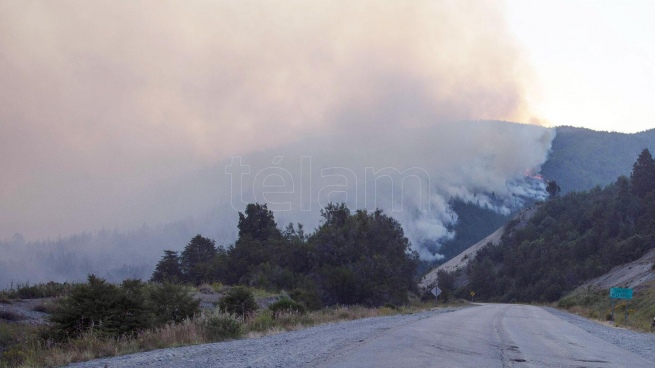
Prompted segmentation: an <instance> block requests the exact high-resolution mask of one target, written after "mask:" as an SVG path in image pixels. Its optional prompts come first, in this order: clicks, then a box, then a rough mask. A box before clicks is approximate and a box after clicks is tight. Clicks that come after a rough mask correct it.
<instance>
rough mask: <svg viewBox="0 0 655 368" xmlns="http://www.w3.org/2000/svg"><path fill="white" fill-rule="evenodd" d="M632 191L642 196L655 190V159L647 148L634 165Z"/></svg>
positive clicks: (631, 177)
mask: <svg viewBox="0 0 655 368" xmlns="http://www.w3.org/2000/svg"><path fill="white" fill-rule="evenodd" d="M630 179H631V180H632V193H633V194H634V195H636V196H638V197H640V198H643V197H645V196H646V195H647V194H648V193H650V192H652V191H653V190H655V161H654V160H653V156H651V154H650V152H649V151H648V149H647V148H644V150H643V151H641V153H640V154H639V158H637V162H635V163H634V165H633V166H632V175H631V176H630Z"/></svg>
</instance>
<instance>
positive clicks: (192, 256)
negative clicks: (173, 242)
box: [180, 235, 216, 285]
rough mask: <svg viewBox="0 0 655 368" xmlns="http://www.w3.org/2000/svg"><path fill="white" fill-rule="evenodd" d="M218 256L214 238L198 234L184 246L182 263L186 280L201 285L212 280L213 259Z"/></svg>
mask: <svg viewBox="0 0 655 368" xmlns="http://www.w3.org/2000/svg"><path fill="white" fill-rule="evenodd" d="M215 256H216V246H215V243H214V241H213V240H211V239H208V238H204V237H202V236H200V235H196V236H195V237H194V238H193V239H191V241H190V242H189V244H187V246H186V247H185V248H184V251H183V252H182V257H180V265H181V268H182V273H183V275H184V281H186V282H189V283H192V284H196V285H199V284H201V283H203V282H206V281H210V279H211V274H212V267H211V265H212V261H213V259H214V257H215Z"/></svg>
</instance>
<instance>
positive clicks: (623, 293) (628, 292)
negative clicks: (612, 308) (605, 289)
mask: <svg viewBox="0 0 655 368" xmlns="http://www.w3.org/2000/svg"><path fill="white" fill-rule="evenodd" d="M610 298H612V299H632V289H628V288H611V289H610Z"/></svg>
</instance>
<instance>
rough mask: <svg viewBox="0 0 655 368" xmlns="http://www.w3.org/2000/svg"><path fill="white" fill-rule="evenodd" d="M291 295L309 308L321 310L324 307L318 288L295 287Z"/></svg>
mask: <svg viewBox="0 0 655 368" xmlns="http://www.w3.org/2000/svg"><path fill="white" fill-rule="evenodd" d="M289 296H290V297H291V299H293V300H295V301H296V302H298V303H301V304H303V305H304V306H305V307H306V308H307V309H309V310H319V309H321V308H322V307H323V303H322V302H321V297H320V296H319V294H318V291H317V290H316V288H307V289H304V288H303V289H293V290H292V291H291V292H290V293H289Z"/></svg>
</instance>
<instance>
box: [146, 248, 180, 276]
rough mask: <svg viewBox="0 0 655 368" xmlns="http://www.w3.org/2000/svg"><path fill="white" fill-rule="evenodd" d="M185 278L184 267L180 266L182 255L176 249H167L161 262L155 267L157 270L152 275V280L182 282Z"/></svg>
mask: <svg viewBox="0 0 655 368" xmlns="http://www.w3.org/2000/svg"><path fill="white" fill-rule="evenodd" d="M183 279H184V276H183V274H182V268H181V267H180V256H179V255H178V254H177V252H176V251H173V250H165V251H164V256H162V258H161V260H160V261H159V263H157V266H156V267H155V271H154V272H153V273H152V277H150V281H152V282H172V283H176V282H180V281H182V280H183Z"/></svg>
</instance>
